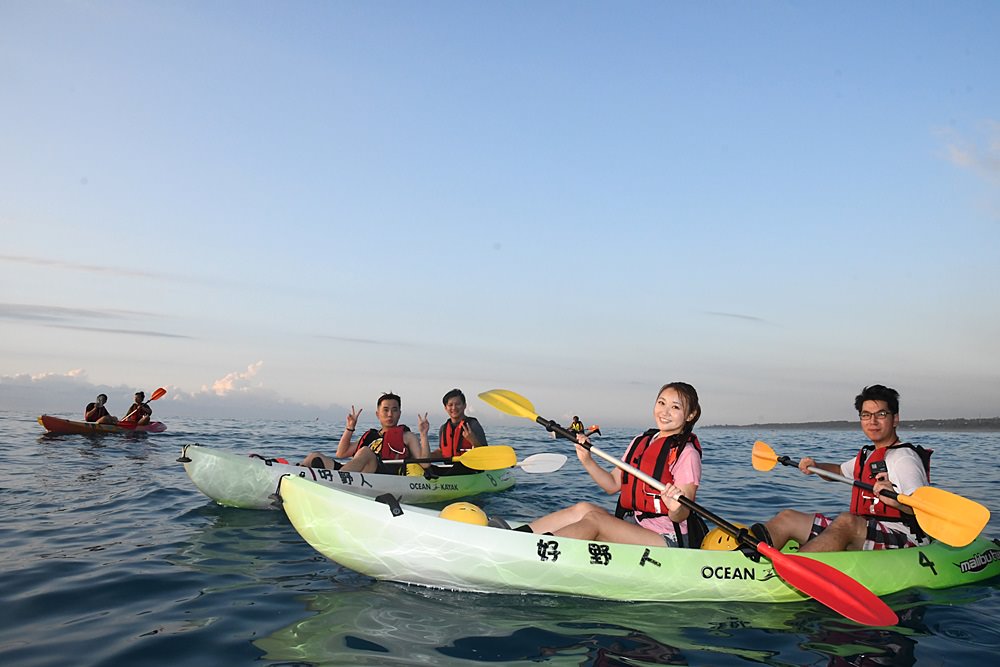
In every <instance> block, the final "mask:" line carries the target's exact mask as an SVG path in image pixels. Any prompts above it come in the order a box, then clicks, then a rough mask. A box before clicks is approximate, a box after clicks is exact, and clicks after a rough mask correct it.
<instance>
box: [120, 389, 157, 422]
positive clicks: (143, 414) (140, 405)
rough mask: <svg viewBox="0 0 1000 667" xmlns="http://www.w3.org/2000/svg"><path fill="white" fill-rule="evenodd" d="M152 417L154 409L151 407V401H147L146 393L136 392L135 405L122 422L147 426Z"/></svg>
mask: <svg viewBox="0 0 1000 667" xmlns="http://www.w3.org/2000/svg"><path fill="white" fill-rule="evenodd" d="M152 416H153V408H151V407H149V401H147V400H146V392H144V391H137V392H135V403H133V404H132V407H130V408H129V409H128V412H126V413H125V416H124V417H122V422H123V423H126V424H129V423H131V424H137V425H139V426H145V425H146V424H148V423H149V419H150V417H152Z"/></svg>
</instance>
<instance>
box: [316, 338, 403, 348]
mask: <svg viewBox="0 0 1000 667" xmlns="http://www.w3.org/2000/svg"><path fill="white" fill-rule="evenodd" d="M316 338H322V339H323V340H336V341H340V342H342V343H361V344H362V345H394V346H396V347H415V346H414V344H413V343H403V342H400V341H391V340H375V339H374V338H348V337H346V336H327V335H317V336H316Z"/></svg>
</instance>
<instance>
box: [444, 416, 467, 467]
mask: <svg viewBox="0 0 1000 667" xmlns="http://www.w3.org/2000/svg"><path fill="white" fill-rule="evenodd" d="M467 419H472V417H468V418H467ZM465 421H466V420H465V419H463V420H461V421H460V422H458V423H457V424H454V423H452V421H451V420H450V419H449V420H448V421H446V422H445V423H444V428H443V429H442V430H441V456H449V457H450V456H458V455H460V454H464V453H465V452H467V451H469V450H470V449H472V443H471V442H469V441H468V440H466V439H465V435H463V427H464V426H465Z"/></svg>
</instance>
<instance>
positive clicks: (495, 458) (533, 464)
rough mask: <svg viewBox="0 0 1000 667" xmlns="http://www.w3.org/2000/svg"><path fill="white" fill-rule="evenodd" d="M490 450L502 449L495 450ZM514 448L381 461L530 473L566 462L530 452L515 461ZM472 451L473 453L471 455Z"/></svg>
mask: <svg viewBox="0 0 1000 667" xmlns="http://www.w3.org/2000/svg"><path fill="white" fill-rule="evenodd" d="M492 450H502V451H499V452H495V451H492ZM513 451H514V450H513V449H512V448H511V447H509V446H507V445H490V446H483V447H475V448H473V449H471V450H469V451H467V452H466V453H465V454H460V455H459V456H434V457H431V458H425V459H397V460H395V461H383V462H382V463H387V464H391V463H399V464H402V463H455V462H459V463H461V464H462V465H464V466H465V467H466V468H472V469H473V470H502V469H504V468H510V467H516V468H521V469H522V470H524V472H529V473H532V474H538V473H546V472H555V471H557V470H559V469H560V468H562V467H563V465H564V464H565V463H566V455H565V454H548V453H546V454H532V455H531V456H529V457H528V458H526V459H524V460H523V461H517V460H516V457H512V455H511V453H512V452H513ZM473 453H475V454H474V455H473ZM512 461H513V462H512Z"/></svg>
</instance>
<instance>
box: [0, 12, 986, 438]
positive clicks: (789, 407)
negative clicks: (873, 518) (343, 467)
mask: <svg viewBox="0 0 1000 667" xmlns="http://www.w3.org/2000/svg"><path fill="white" fill-rule="evenodd" d="M998 26H1000V3H996V2H992V1H984V2H969V1H961V0H960V1H957V2H947V3H942V2H891V1H890V2H879V3H870V2H854V1H849V2H843V3H793V2H776V1H770V2H753V3H747V2H705V3H695V2H592V1H585V0H584V1H575V2H559V1H553V2H544V3H537V2H518V1H511V2H475V3H470V2H461V1H454V2H451V1H426V2H392V1H389V2H354V1H349V0H344V1H338V2H319V1H316V2H305V1H297V2H296V1H293V2H261V1H253V0H250V1H244V0H239V1H237V0H216V1H213V2H201V1H184V0H175V1H171V2H147V1H143V0H128V1H116V0H108V1H101V2H97V1H91V0H73V1H63V2H59V1H53V0H6V1H5V2H2V3H0V128H2V129H0V231H2V238H3V241H2V243H0V331H2V334H0V409H7V410H22V411H28V412H37V413H39V414H40V413H43V412H48V413H51V414H63V415H64V416H72V415H73V414H75V413H76V412H80V413H81V414H82V409H83V405H84V404H85V403H86V402H88V401H90V400H93V396H94V395H95V393H96V392H97V391H105V393H108V395H109V397H110V400H109V407H110V408H111V410H112V412H113V413H116V412H121V411H124V410H125V409H126V408H127V406H128V404H129V403H130V402H131V394H132V392H133V391H135V390H137V389H144V390H145V391H146V393H147V395H149V393H150V392H151V391H152V390H153V389H154V388H156V387H160V386H162V387H165V388H166V389H167V390H168V394H167V396H165V397H164V398H163V399H161V400H160V401H159V402H158V403H157V404H156V405H155V407H156V412H155V415H156V416H157V417H159V418H162V419H164V420H165V421H168V422H169V418H170V417H171V416H184V415H209V416H225V417H266V418H292V419H305V418H312V419H314V418H317V417H322V418H323V419H330V420H342V419H343V416H344V414H345V412H346V410H348V409H349V408H350V406H352V405H354V406H357V407H359V408H363V409H364V410H365V412H364V413H363V415H362V424H366V423H369V424H370V423H374V411H375V402H376V399H377V398H378V396H379V395H380V394H381V393H382V392H384V391H390V390H391V391H394V392H395V393H397V394H400V395H401V396H402V397H403V405H402V408H403V422H404V423H410V424H411V426H415V424H416V413H418V412H421V413H422V412H429V413H430V415H431V421H432V425H436V424H438V423H440V421H441V420H443V419H444V413H443V410H442V408H441V396H442V395H443V394H444V393H445V392H446V391H447V390H449V389H451V388H452V387H459V388H462V389H463V390H464V391H465V393H466V394H467V396H468V398H469V412H470V414H474V415H476V416H478V417H479V418H480V419H482V420H483V421H484V423H487V424H489V423H502V422H504V421H505V419H513V418H505V417H503V416H502V415H500V414H499V413H497V412H496V411H495V410H493V409H492V408H490V407H488V406H487V405H486V404H485V403H483V402H482V401H480V400H479V399H478V398H476V395H477V394H478V393H480V392H482V391H485V390H488V389H493V388H505V389H510V390H513V391H516V392H518V393H521V394H522V395H524V396H525V397H526V398H528V399H529V400H531V401H532V402H533V404H534V406H535V409H536V410H537V411H538V413H539V414H541V415H542V416H544V417H548V418H552V419H557V420H566V421H568V420H569V419H570V418H571V417H572V415H575V414H577V415H580V417H581V419H582V420H583V421H584V422H586V423H588V424H591V423H596V424H601V425H622V426H635V427H641V428H645V427H647V426H649V425H650V424H651V421H652V417H651V412H652V405H653V401H654V399H655V397H656V394H657V392H658V390H659V388H660V386H661V385H662V384H664V383H666V382H670V381H674V380H683V381H687V382H690V383H691V384H693V385H694V386H695V387H697V389H698V392H699V395H700V398H701V403H702V408H703V416H702V423H703V424H747V423H760V422H799V421H814V420H831V419H836V420H839V419H850V418H852V417H853V416H854V415H853V410H852V408H853V400H854V396H855V395H856V394H857V393H858V391H860V389H861V388H862V387H863V386H865V385H869V384H875V383H882V384H887V385H889V386H892V387H894V388H896V389H897V390H899V391H900V393H901V407H902V410H901V412H902V417H903V418H904V419H922V418H956V417H991V416H998V415H1000V309H998V307H997V305H998V298H997V291H998V287H1000V261H998V260H997V254H998V248H1000V76H998V74H997V63H1000V40H998V39H997V38H996V35H997V29H998Z"/></svg>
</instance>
